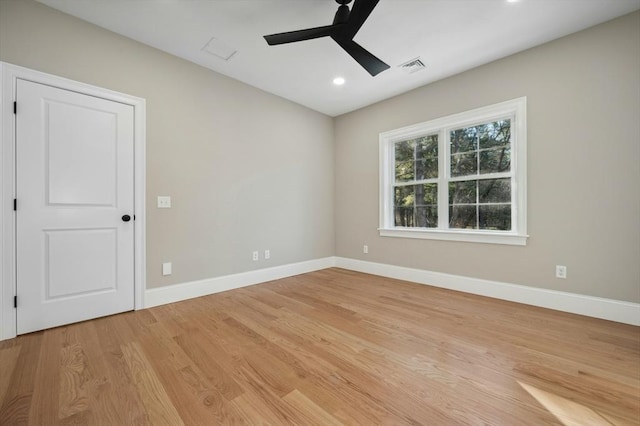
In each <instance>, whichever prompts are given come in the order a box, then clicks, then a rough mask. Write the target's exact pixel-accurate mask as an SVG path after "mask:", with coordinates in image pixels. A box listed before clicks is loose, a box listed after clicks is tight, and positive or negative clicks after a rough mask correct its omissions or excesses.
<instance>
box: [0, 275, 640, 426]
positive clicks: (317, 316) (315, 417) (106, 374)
mask: <svg viewBox="0 0 640 426" xmlns="http://www.w3.org/2000/svg"><path fill="white" fill-rule="evenodd" d="M0 424H2V425H13V424H33V425H55V424H64V425H72V424H78V425H93V424H95V425H98V424H101V425H129V424H149V425H181V424H185V425H215V424H250V425H259V424H272V425H284V424H300V425H312V424H317V425H333V424H362V425H375V424H387V425H402V424H411V425H417V424H424V425H450V424H451V425H453V424H490V425H560V424H566V425H573V424H576V425H599V424H604V425H610V424H631V425H633V424H635V425H638V424H640V328H638V327H633V326H629V325H624V324H618V323H613V322H608V321H602V320H597V319H592V318H587V317H581V316H577V315H571V314H566V313H561V312H556V311H550V310H545V309H540V308H534V307H530V306H524V305H518V304H515V303H509V302H504V301H499V300H494V299H488V298H483V297H478V296H473V295H468V294H463V293H457V292H453V291H447V290H442V289H437V288H432V287H428V286H422V285H418V284H411V283H406V282H402V281H396V280H391V279H386V278H380V277H375V276H371V275H365V274H360V273H355V272H350V271H345V270H341V269H328V270H323V271H318V272H313V273H310V274H305V275H300V276H297V277H292V278H287V279H283V280H279V281H273V282H269V283H265V284H260V285H256V286H252V287H247V288H244V289H239V290H233V291H230V292H226V293H220V294H216V295H211V296H207V297H202V298H198V299H193V300H188V301H185V302H181V303H175V304H171V305H165V306H160V307H157V308H152V309H148V310H143V311H138V312H129V313H125V314H121V315H114V316H111V317H107V318H101V319H97V320H92V321H87V322H84V323H79V324H74V325H70V326H66V327H59V328H55V329H51V330H46V331H44V332H38V333H32V334H28V335H24V336H20V337H18V338H16V339H12V340H9V341H5V342H0Z"/></svg>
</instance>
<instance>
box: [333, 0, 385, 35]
mask: <svg viewBox="0 0 640 426" xmlns="http://www.w3.org/2000/svg"><path fill="white" fill-rule="evenodd" d="M379 1H380V0H354V3H353V6H352V7H351V13H350V14H349V20H348V21H347V23H346V25H345V28H344V29H343V30H342V34H341V37H343V38H345V39H353V37H355V35H356V33H357V32H358V31H359V30H360V28H361V27H362V24H364V21H366V20H367V18H368V17H369V15H371V12H372V11H373V9H374V8H375V7H376V6H377V5H378V2H379Z"/></svg>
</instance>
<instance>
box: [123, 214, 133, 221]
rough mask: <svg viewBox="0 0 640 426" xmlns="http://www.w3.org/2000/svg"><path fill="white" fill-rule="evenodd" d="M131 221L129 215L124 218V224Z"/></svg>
mask: <svg viewBox="0 0 640 426" xmlns="http://www.w3.org/2000/svg"><path fill="white" fill-rule="evenodd" d="M130 220H131V216H129V215H128V214H125V215H124V216H122V221H123V222H129V221H130Z"/></svg>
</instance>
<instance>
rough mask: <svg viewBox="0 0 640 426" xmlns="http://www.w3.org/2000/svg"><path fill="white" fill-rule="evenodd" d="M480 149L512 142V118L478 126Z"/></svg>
mask: <svg viewBox="0 0 640 426" xmlns="http://www.w3.org/2000/svg"><path fill="white" fill-rule="evenodd" d="M478 134H479V140H480V149H485V148H493V147H498V146H505V145H507V144H509V143H510V142H511V120H499V121H494V122H492V123H486V124H482V125H480V126H478Z"/></svg>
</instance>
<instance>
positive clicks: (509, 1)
mask: <svg viewBox="0 0 640 426" xmlns="http://www.w3.org/2000/svg"><path fill="white" fill-rule="evenodd" d="M519 1H520V0H507V3H518V2H519Z"/></svg>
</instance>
